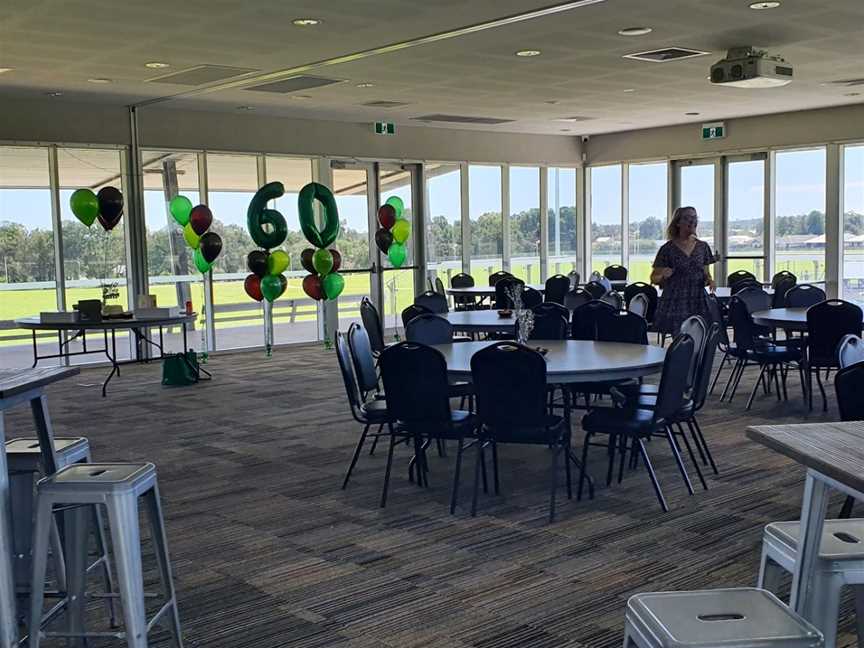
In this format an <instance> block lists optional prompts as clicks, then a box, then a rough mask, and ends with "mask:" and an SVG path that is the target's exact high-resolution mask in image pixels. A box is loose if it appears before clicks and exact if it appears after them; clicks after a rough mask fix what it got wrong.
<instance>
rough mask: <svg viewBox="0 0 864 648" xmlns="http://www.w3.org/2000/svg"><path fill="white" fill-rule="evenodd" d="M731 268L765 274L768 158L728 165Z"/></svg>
mask: <svg viewBox="0 0 864 648" xmlns="http://www.w3.org/2000/svg"><path fill="white" fill-rule="evenodd" d="M726 201H727V202H726V210H727V214H728V216H727V218H728V224H727V232H728V235H727V237H726V255H727V257H728V260H727V271H728V272H729V273H730V274H731V273H732V272H735V271H736V270H746V271H747V272H752V273H753V274H754V275H755V276H756V278H757V279H759V280H760V281H767V280H769V279H771V277H766V276H765V160H741V161H733V162H729V163H728V164H727V165H726Z"/></svg>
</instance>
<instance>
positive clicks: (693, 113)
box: [684, 112, 699, 117]
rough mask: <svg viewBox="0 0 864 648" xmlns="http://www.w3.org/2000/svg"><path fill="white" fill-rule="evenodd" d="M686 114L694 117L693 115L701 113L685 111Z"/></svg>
mask: <svg viewBox="0 0 864 648" xmlns="http://www.w3.org/2000/svg"><path fill="white" fill-rule="evenodd" d="M684 114H685V115H690V116H691V117H692V116H693V115H698V114H699V113H698V112H686V113H684Z"/></svg>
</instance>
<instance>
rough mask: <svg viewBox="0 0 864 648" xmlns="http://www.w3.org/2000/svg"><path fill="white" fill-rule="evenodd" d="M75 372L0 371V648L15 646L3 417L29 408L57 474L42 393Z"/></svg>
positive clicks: (46, 461) (48, 464)
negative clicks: (8, 413) (18, 407)
mask: <svg viewBox="0 0 864 648" xmlns="http://www.w3.org/2000/svg"><path fill="white" fill-rule="evenodd" d="M78 372H79V370H78V368H77V367H50V368H49V367H46V368H40V369H0V648H13V647H14V646H17V645H18V623H17V620H16V618H15V581H14V578H13V570H12V547H13V543H12V509H11V505H10V500H9V497H10V495H9V473H8V467H7V465H6V433H5V424H4V420H3V419H4V413H5V411H6V410H7V409H10V408H12V407H15V406H17V405H23V404H27V403H29V404H30V410H31V411H32V412H33V422H34V423H35V426H36V434H37V436H38V438H39V449H40V450H41V452H42V462H43V465H44V466H45V472H46V473H47V474H53V473H54V472H56V471H57V462H56V459H55V456H54V432H53V430H52V428H51V418H50V417H49V415H48V399H47V397H46V396H45V393H44V390H45V387H46V386H47V385H50V384H52V383H55V382H57V381H58V380H63V379H64V378H68V377H69V376H74V375H75V374H77V373H78Z"/></svg>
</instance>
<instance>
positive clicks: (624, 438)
mask: <svg viewBox="0 0 864 648" xmlns="http://www.w3.org/2000/svg"><path fill="white" fill-rule="evenodd" d="M620 436H621V448H620V452H621V458H620V460H619V462H618V483H619V484H620V483H621V482H622V481H623V480H624V462H625V461H626V460H627V440H628V437H627V436H626V435H624V434H622V435H620ZM630 441H631V442H632V438H631V439H630Z"/></svg>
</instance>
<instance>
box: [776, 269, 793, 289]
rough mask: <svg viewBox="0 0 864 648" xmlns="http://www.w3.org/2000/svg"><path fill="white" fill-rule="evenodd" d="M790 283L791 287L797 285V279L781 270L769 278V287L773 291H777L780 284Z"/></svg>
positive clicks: (786, 271)
mask: <svg viewBox="0 0 864 648" xmlns="http://www.w3.org/2000/svg"><path fill="white" fill-rule="evenodd" d="M789 281H791V282H792V285H795V284H796V283H798V277H796V276H795V275H794V274H793V273H791V272H789V271H788V270H781V271H780V272H778V273H776V274H775V275H774V276H773V277H771V287H772V288H774V290H777V286H779V285H780V283H781V282H789Z"/></svg>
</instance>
